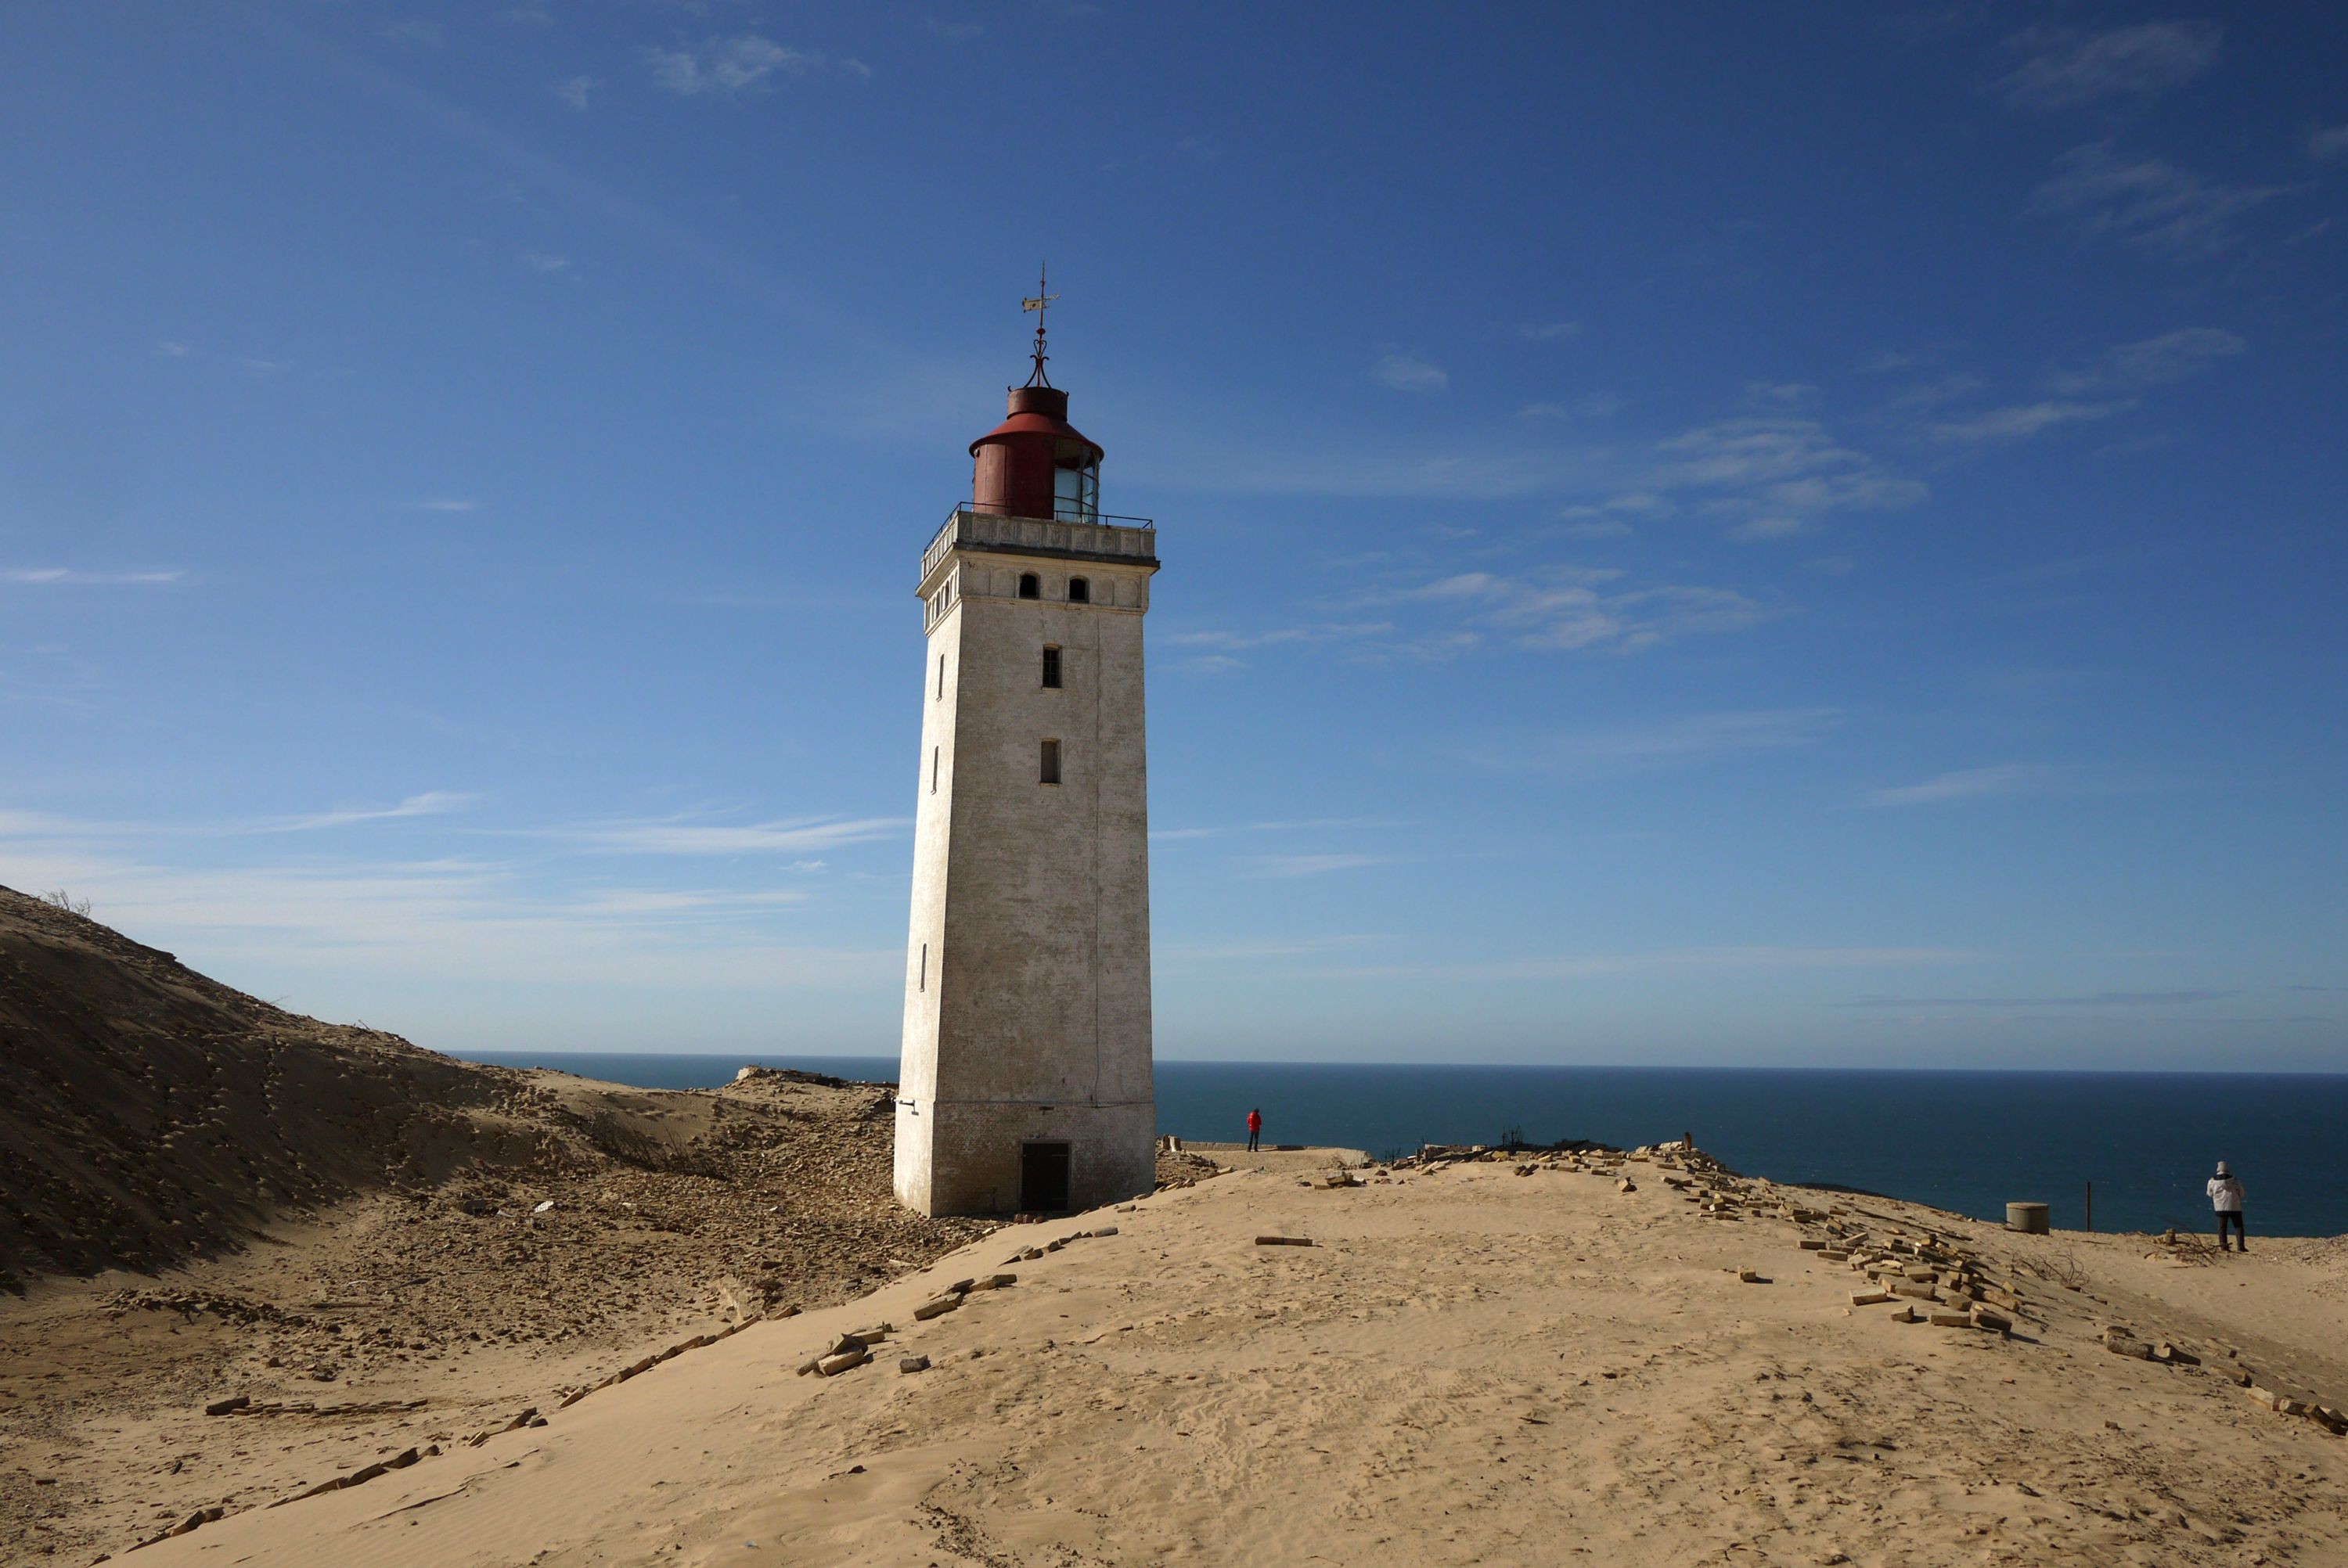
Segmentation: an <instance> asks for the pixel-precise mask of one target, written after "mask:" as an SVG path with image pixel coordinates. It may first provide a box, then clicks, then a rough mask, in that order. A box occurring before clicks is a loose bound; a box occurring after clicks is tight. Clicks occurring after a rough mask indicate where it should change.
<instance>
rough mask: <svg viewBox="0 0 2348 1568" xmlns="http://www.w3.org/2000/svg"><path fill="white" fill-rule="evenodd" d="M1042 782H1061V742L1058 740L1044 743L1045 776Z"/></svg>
mask: <svg viewBox="0 0 2348 1568" xmlns="http://www.w3.org/2000/svg"><path fill="white" fill-rule="evenodd" d="M1042 782H1044V783H1045V784H1058V783H1059V782H1060V743H1059V742H1057V741H1045V743H1044V776H1043V781H1042Z"/></svg>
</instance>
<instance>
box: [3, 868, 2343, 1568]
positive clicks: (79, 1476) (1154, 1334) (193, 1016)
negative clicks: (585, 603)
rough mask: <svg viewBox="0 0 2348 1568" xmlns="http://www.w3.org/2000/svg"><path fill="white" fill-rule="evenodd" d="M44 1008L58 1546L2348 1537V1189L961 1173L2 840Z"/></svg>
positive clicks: (27, 1448) (22, 1458)
mask: <svg viewBox="0 0 2348 1568" xmlns="http://www.w3.org/2000/svg"><path fill="white" fill-rule="evenodd" d="M0 1046H5V1050H0V1135H5V1143H0V1154H5V1160H0V1283H11V1282H13V1285H14V1287H15V1292H16V1294H15V1295H14V1296H0V1561H5V1562H7V1563H16V1562H20V1561H61V1562H76V1563H87V1562H92V1561H95V1560H98V1558H99V1557H100V1556H101V1555H102V1554H104V1553H128V1552H130V1551H131V1550H132V1549H133V1548H137V1550H136V1555H135V1556H133V1557H130V1558H129V1560H130V1561H134V1562H137V1563H142V1564H158V1565H161V1564H170V1563H220V1564H229V1563H236V1564H244V1563H253V1564H270V1563H275V1564H286V1565H301V1568H308V1565H312V1564H323V1563H333V1564H357V1565H364V1564H371V1563H372V1564H400V1565H402V1568H406V1565H409V1564H433V1565H438V1564H450V1565H458V1564H481V1565H489V1564H496V1565H499V1568H507V1565H519V1564H550V1565H552V1564H590V1563H613V1564H618V1563H628V1564H643V1563H681V1564H682V1563H695V1564H767V1563H776V1564H779V1563H819V1564H829V1563H905V1564H925V1563H926V1564H940V1565H945V1564H997V1565H1000V1564H1014V1563H1016V1564H1027V1563H1046V1564H1085V1563H1201V1564H1205V1563H1231V1562H1235V1561H1240V1560H1242V1559H1245V1560H1251V1561H1254V1562H1261V1563H1296V1564H1303V1563H1348V1564H1351V1563H1361V1564H1385V1563H1392V1564H1406V1563H1407V1564H1418V1563H1430V1562H1457V1563H1478V1562H1490V1563H1574V1562H1583V1561H1587V1562H1590V1563H1630V1564H1639V1563H1659V1564H1660V1563H1671V1564H1673V1565H1674V1568H1677V1565H1680V1564H1739V1565H1743V1564H1764V1563H1846V1562H1848V1563H1864V1564H1869V1565H1879V1568H1912V1565H1924V1564H1935V1563H1968V1564H1972V1563H2015V1564H2024V1563H2027V1564H2030V1565H2031V1568H2041V1565H2043V1564H2044V1563H2049V1562H2052V1561H2070V1562H2077V1563H2090V1564H2100V1563H2143V1564H2163V1565H2165V1564H2178V1563H2182V1564H2194V1563H2211V1564H2217V1563H2224V1564H2252V1565H2255V1564H2261V1563H2274V1564H2287V1563H2306V1564H2333V1563H2348V1515H2344V1514H2343V1507H2342V1501H2341V1499H2342V1493H2341V1483H2342V1481H2343V1479H2348V1440H2343V1438H2341V1437H2338V1436H2335V1435H2333V1432H2332V1431H2331V1430H2327V1428H2325V1427H2324V1426H2322V1425H2320V1424H2318V1422H2317V1421H2315V1420H2313V1419H2308V1417H2307V1416H2306V1415H2304V1414H2302V1413H2298V1409H2299V1407H2298V1406H2295V1405H2293V1404H2292V1403H2291V1401H2302V1402H2303V1403H2304V1404H2306V1405H2312V1406H2328V1407H2334V1408H2336V1407H2338V1406H2340V1405H2341V1404H2342V1403H2343V1400H2348V1289H2343V1286H2348V1238H2333V1239H2330V1240H2323V1241H2299V1242H2289V1241H2286V1242H2275V1241H2271V1240H2268V1239H2266V1238H2259V1240H2258V1242H2257V1246H2258V1250H2257V1251H2256V1252H2254V1253H2252V1254H2251V1255H2249V1256H2246V1257H2237V1256H2225V1257H2220V1256H2219V1255H2216V1254H2215V1253H2214V1251H2212V1249H2210V1248H2209V1245H2207V1244H2206V1243H2202V1242H2199V1241H2198V1240H2195V1239H2189V1238H2188V1240H2187V1241H2186V1242H2184V1243H2182V1244H2168V1243H2164V1242H2162V1241H2159V1240H2157V1239H2156V1238H2151V1237H2145V1236H2081V1235H2069V1234H2065V1235H2055V1236H2051V1237H2031V1236H2015V1235H2007V1234H2005V1233H2003V1231H2000V1230H1996V1229H1993V1228H1991V1227H1988V1226H1985V1225H1980V1224H1977V1223H1974V1222H1970V1221H1965V1220H1962V1219H1959V1218H1957V1217H1955V1216H1952V1215H1948V1214H1941V1213H1938V1212H1935V1211H1931V1210H1926V1209H1921V1208H1916V1207H1912V1206H1910V1205H1906V1204H1897V1203H1893V1202H1890V1201H1888V1200H1880V1199H1876V1198H1869V1197H1858V1196H1852V1195H1848V1194H1830V1193H1825V1192H1801V1191H1798V1190H1796V1189H1776V1188H1772V1187H1770V1186H1769V1185H1768V1184H1766V1183H1758V1182H1748V1181H1744V1180H1741V1179H1738V1178H1735V1177H1733V1176H1730V1175H1728V1174H1727V1173H1721V1172H1718V1171H1717V1170H1716V1169H1715V1168H1710V1167H1709V1163H1708V1162H1706V1161H1704V1159H1703V1158H1702V1157H1701V1156H1698V1155H1694V1154H1686V1153H1658V1154H1657V1155H1655V1157H1653V1158H1633V1159H1631V1160H1628V1161H1624V1162H1622V1163H1621V1164H1620V1166H1619V1168H1617V1167H1616V1166H1615V1165H1614V1163H1613V1162H1611V1161H1609V1160H1608V1159H1606V1158H1605V1157H1603V1156H1602V1155H1593V1154H1592V1153H1591V1152H1589V1151H1587V1150H1583V1151H1581V1152H1578V1153H1563V1152H1560V1153H1549V1154H1539V1153H1536V1154H1526V1153H1510V1154H1507V1155H1489V1156H1488V1155H1484V1154H1480V1153H1477V1154H1472V1155H1469V1156H1468V1157H1464V1158H1454V1157H1449V1156H1445V1157H1441V1158H1438V1159H1437V1160H1435V1161H1432V1162H1421V1163H1415V1164H1412V1165H1410V1166H1408V1167H1405V1166H1396V1167H1394V1168H1392V1169H1391V1170H1383V1169H1379V1168H1375V1167H1367V1166H1365V1163H1364V1162H1362V1160H1361V1157H1360V1154H1359V1152H1358V1151H1344V1150H1318V1149H1290V1148H1277V1147H1276V1148H1272V1149H1267V1150H1265V1151H1263V1152H1262V1153H1260V1154H1256V1155H1249V1154H1247V1153H1245V1151H1244V1150H1241V1149H1236V1148H1233V1147H1231V1146H1230V1145H1227V1144H1200V1143H1191V1144H1189V1146H1188V1149H1187V1151H1186V1152H1185V1153H1181V1154H1179V1155H1175V1154H1169V1155H1166V1156H1164V1157H1162V1158H1161V1160H1160V1163H1159V1178H1160V1182H1161V1190H1160V1191H1159V1192H1158V1193H1157V1194H1153V1195H1151V1196H1148V1197H1145V1198H1142V1199H1140V1200H1139V1201H1138V1202H1137V1203H1135V1204H1131V1205H1121V1206H1119V1207H1118V1208H1117V1209H1114V1210H1111V1211H1108V1212H1104V1213H1097V1214H1089V1215H1078V1216H1073V1217H1069V1218H1062V1219H1053V1220H1049V1221H1046V1222H1044V1223H1037V1224H1021V1225H1008V1226H1000V1227H998V1226H997V1225H994V1224H993V1223H991V1222H976V1221H961V1220H956V1221H930V1220H925V1219H922V1218H919V1217H917V1216H913V1215H911V1214H905V1213H904V1212H903V1211H902V1210H901V1209H899V1208H897V1207H896V1206H895V1204H893V1202H892V1200H891V1197H890V1194H889V1169H890V1156H891V1150H890V1144H889V1137H890V1127H891V1117H890V1115H889V1113H888V1093H887V1089H886V1086H882V1085H872V1084H850V1083H842V1082H839V1081H836V1080H827V1079H820V1078H814V1077H810V1076H808V1075H794V1074H774V1073H754V1074H752V1075H750V1076H749V1077H748V1078H747V1079H745V1080H744V1081H741V1082H738V1083H736V1084H735V1085H732V1086H730V1087H728V1088H726V1089H725V1090H722V1091H711V1092H707V1093H690V1094H668V1093H657V1092H651V1091H638V1090H633V1089H627V1088H624V1087H622V1086H620V1085H616V1084H602V1083H595V1082H592V1081H584V1080H579V1079H572V1078H566V1077H563V1076H562V1075H560V1074H545V1073H518V1072H511V1071H504V1070H499V1069H489V1068H480V1067H474V1066H469V1065H468V1064H465V1063H461V1062H456V1061H450V1060H449V1059H448V1058H445V1057H439V1056H436V1055H434V1054H433V1053H431V1052H428V1051H423V1050H417V1048H415V1047H414V1046H412V1045H409V1044H408V1043H407V1042H406V1041H404V1040H397V1039H396V1037H393V1036H389V1035H385V1034H382V1033H380V1032H379V1031H376V1030H364V1029H352V1028H344V1027H340V1026H335V1025H329V1024H322V1023H318V1022H317V1021H316V1020H307V1019H301V1018H298V1017H295V1016H294V1015H292V1014H287V1013H284V1012H283V1011H281V1010H280V1009H274V1008H272V1007H270V1006H268V1005H267V1004H265V1003H262V1002H259V1001H256V1000H255V999H252V998H250V997H244V996H242V995H240V994H239V993H237V992H234V991H233V990H231V989H229V988H227V987H225V986H221V985H219V984H217V983H216V982H213V981H211V980H208V979H204V978H203V977H201V976H198V975H193V974H191V973H190V972H189V971H188V970H186V969H185V968H182V967H181V966H180V965H178V964H177V962H176V961H175V960H173V959H172V958H170V955H168V954H162V953H158V952H155V951H154V950H152V949H149V948H141V947H139V945H138V944H136V943H133V942H129V940H127V939H126V938H121V937H120V936H119V935H118V934H117V933H114V932H111V931H108V930H106V929H105V927H99V926H97V925H95V924H94V923H92V922H89V921H87V920H84V919H81V918H80V917H76V916H73V915H70V914H67V913H66V912H64V911H60V910H51V909H47V908H45V907H38V906H36V905H35V904H34V902H33V901H32V900H29V899H25V898H23V897H21V896H18V895H14V894H10V893H8V892H7V891H6V890H5V889H0ZM1348 1166H1354V1167H1360V1168H1356V1169H1354V1170H1353V1171H1352V1172H1351V1173H1350V1174H1349V1175H1340V1177H1339V1179H1338V1180H1337V1181H1335V1182H1333V1181H1332V1174H1333V1173H1343V1172H1344V1171H1345V1169H1346V1167H1348ZM1625 1173H1627V1174H1628V1176H1629V1177H1630V1190H1624V1187H1623V1184H1622V1181H1623V1176H1624V1175H1625ZM1105 1233H1107V1234H1105ZM1264 1237H1285V1238H1291V1239H1295V1240H1303V1241H1309V1242H1310V1243H1312V1244H1313V1245H1260V1238H1264ZM1836 1253H1848V1254H1849V1256H1848V1257H1838V1256H1836V1255H1835V1254H1836ZM1870 1261H1871V1262H1873V1264H1874V1265H1875V1266H1876V1268H1877V1269H1878V1271H1879V1272H1881V1271H1890V1273H1891V1275H1892V1276H1895V1277H1897V1278H1899V1279H1900V1283H1901V1284H1902V1285H1903V1286H1907V1287H1908V1288H1909V1289H1910V1290H1911V1291H1914V1292H1921V1293H1924V1294H1927V1295H1931V1296H1938V1297H1940V1299H1937V1300H1934V1301H1931V1302H1930V1303H1925V1302H1921V1301H1918V1302H1914V1303H1913V1304H1914V1305H1916V1306H1919V1307H1926V1306H1929V1307H1931V1309H1932V1310H1935V1311H1937V1312H1939V1313H1941V1314H1942V1315H1943V1316H1945V1317H1948V1319H1949V1321H1948V1323H1947V1324H1946V1325H1941V1324H1936V1323H1934V1322H1931V1321H1930V1320H1927V1321H1921V1322H1913V1323H1909V1322H1900V1321H1897V1320H1895V1315H1899V1316H1903V1317H1904V1316H1906V1315H1907V1309H1908V1307H1909V1306H1910V1302H1911V1297H1909V1296H1902V1297H1900V1301H1899V1302H1898V1303H1897V1304H1893V1303H1890V1302H1886V1303H1883V1304H1879V1305H1865V1306H1861V1305H1855V1303H1854V1291H1855V1290H1860V1289H1861V1288H1862V1287H1865V1286H1869V1285H1871V1284H1872V1283H1873V1282H1872V1280H1871V1279H1870V1278H1869V1277H1868V1276H1862V1275H1861V1274H1859V1272H1857V1267H1858V1266H1863V1265H1866V1264H1868V1263H1869V1262H1870ZM1910 1270H1913V1271H1915V1272H1917V1273H1919V1274H1921V1275H1924V1276H1929V1278H1930V1283H1929V1284H1928V1283H1926V1282H1924V1281H1923V1280H1911V1279H1910V1278H1909V1277H1908V1273H1907V1271H1910ZM1005 1274H1008V1275H1012V1276H1015V1278H1012V1279H1010V1280H1008V1281H1004V1282H1002V1283H1001V1287H1000V1288H990V1286H995V1285H996V1284H997V1283H998V1276H1002V1275H1005ZM973 1284H975V1285H976V1286H977V1288H973V1289H971V1290H969V1291H968V1292H967V1293H966V1294H959V1293H957V1291H956V1290H955V1288H954V1287H955V1286H964V1285H973ZM1970 1296H1979V1297H1980V1298H1981V1299H1980V1302H1979V1304H1978V1306H1977V1307H1976V1305H1975V1304H1974V1303H1973V1302H1972V1301H1970V1300H1961V1299H1960V1298H1961V1297H1970ZM940 1307H945V1308H947V1309H945V1310H942V1311H941V1310H939V1308H940ZM1976 1311H1985V1312H1991V1313H1995V1314H1997V1315H1998V1316H1997V1317H1994V1318H1991V1317H1983V1318H1981V1319H1979V1321H1980V1322H1982V1323H1990V1324H1996V1323H2003V1324H2005V1325H2007V1326H2009V1327H2010V1330H2011V1331H2010V1332H2009V1331H2005V1330H2004V1329H2001V1328H1998V1327H1977V1326H1975V1325H1976V1318H1975V1317H1974V1316H1973V1314H1974V1313H1975V1312H1976ZM925 1312H926V1313H929V1314H931V1315H929V1316H923V1315H922V1314H923V1313H925ZM881 1324H886V1325H889V1326H890V1328H889V1332H888V1333H887V1335H886V1337H883V1338H880V1340H879V1341H878V1342H877V1343H875V1344H873V1345H871V1346H870V1348H869V1350H867V1351H863V1352H860V1353H858V1354H851V1355H850V1356H849V1358H848V1360H847V1362H845V1363H833V1365H834V1366H836V1367H839V1368H841V1369H840V1370H839V1375H838V1376H821V1375H802V1374H801V1373H800V1371H799V1370H798V1369H799V1368H802V1367H804V1366H806V1365H808V1363H809V1361H810V1360H811V1359H813V1358H817V1357H819V1356H820V1355H822V1354H823V1353H824V1352H826V1351H828V1350H831V1349H834V1348H839V1346H840V1344H841V1337H842V1336H843V1335H846V1334H849V1333H851V1332H852V1331H856V1330H861V1329H867V1328H871V1327H876V1326H879V1325H881ZM2163 1346H2166V1347H2168V1359H2166V1360H2160V1359H2147V1358H2146V1357H2147V1356H2149V1355H2153V1354H2156V1353H2157V1351H2158V1348H2160V1347H2163ZM2121 1351H2125V1352H2127V1353H2126V1354H2122V1353H2118V1352H2121ZM867 1355H869V1359H865V1358H862V1357H863V1356H867ZM906 1358H915V1362H916V1364H917V1366H918V1369H916V1370H912V1371H902V1370H901V1369H900V1368H901V1363H902V1362H904V1361H905V1359H906ZM2245 1385H2248V1386H2247V1387H2246V1386H2245ZM2253 1395H2256V1396H2257V1400H2256V1402H2254V1401H2253ZM2278 1406H2280V1407H2281V1409H2278V1408H2277V1407H2278ZM2341 1424H2342V1425H2343V1426H2348V1422H2343V1423H2341ZM322 1487H333V1488H335V1490H325V1491H320V1489H321V1488H322ZM311 1493H314V1495H307V1496H305V1495H304V1494H311ZM174 1530H177V1531H180V1532H181V1533H178V1534H176V1535H167V1533H166V1532H171V1531H174ZM149 1541H152V1542H154V1543H153V1544H151V1545H145V1546H140V1545H139V1543H140V1542H149Z"/></svg>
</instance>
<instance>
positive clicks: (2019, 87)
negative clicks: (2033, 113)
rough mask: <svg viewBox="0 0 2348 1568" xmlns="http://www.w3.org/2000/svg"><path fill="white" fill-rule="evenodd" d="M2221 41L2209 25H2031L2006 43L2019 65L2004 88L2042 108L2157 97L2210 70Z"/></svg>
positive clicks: (2012, 98)
mask: <svg viewBox="0 0 2348 1568" xmlns="http://www.w3.org/2000/svg"><path fill="white" fill-rule="evenodd" d="M2221 37H2222V35H2221V34H2220V32H2219V28H2218V26H2216V24H2214V23H2207V22H2145V23H2139V24H2137V25H2136V26H2127V27H2112V28H2107V29H2106V30H2105V31H2102V32H2097V33H2083V32H2080V31H2077V30H2076V29H2074V28H2070V27H2045V26H2039V27H2029V28H2025V29H2024V30H2023V31H2022V32H2019V33H2016V34H2014V35H2013V36H2011V37H2009V38H2007V39H2006V40H2005V44H2004V49H2005V53H2006V54H2007V56H2009V57H2010V58H2012V59H2013V61H2014V65H2013V68H2012V69H2011V70H2009V71H2008V72H2007V73H2006V74H2005V75H2004V76H2003V77H2000V78H1999V79H1998V87H1999V89H2000V90H2001V91H2002V92H2003V94H2004V95H2005V98H2006V101H2007V102H2008V103H2010V104H2012V105H2013V106H2014V107H2016V108H2027V109H2036V110H2048V109H2065V108H2077V107H2078V106H2080V105H2082V104H2090V103H2095V102H2097V101H2098V100H2100V99H2104V98H2110V97H2152V96H2154V95H2155V94H2157V93H2162V92H2166V91H2167V90H2168V89H2169V88H2170V87H2177V86H2178V85H2179V84H2181V83H2184V82H2188V81H2191V80H2192V79H2193V78H2194V77H2198V76H2199V75H2200V74H2201V73H2202V72H2204V71H2206V70H2208V69H2209V67H2211V66H2212V65H2214V64H2215V63H2216V62H2217V59H2218V50H2219V43H2220V40H2221Z"/></svg>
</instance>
